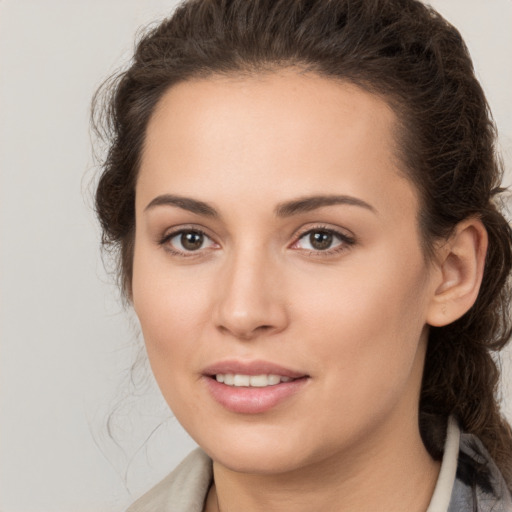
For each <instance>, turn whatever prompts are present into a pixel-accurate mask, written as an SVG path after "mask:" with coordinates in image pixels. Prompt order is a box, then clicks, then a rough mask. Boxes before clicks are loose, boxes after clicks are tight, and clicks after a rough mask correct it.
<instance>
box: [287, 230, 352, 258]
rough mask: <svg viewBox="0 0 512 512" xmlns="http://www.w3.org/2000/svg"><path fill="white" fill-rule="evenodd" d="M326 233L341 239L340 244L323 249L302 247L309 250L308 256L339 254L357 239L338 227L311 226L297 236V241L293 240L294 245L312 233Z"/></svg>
mask: <svg viewBox="0 0 512 512" xmlns="http://www.w3.org/2000/svg"><path fill="white" fill-rule="evenodd" d="M318 232H321V233H326V234H328V235H332V236H333V237H335V238H337V239H338V240H339V242H340V243H339V244H338V245H336V246H335V247H333V248H329V249H325V250H321V249H316V250H315V249H310V250H308V249H302V250H303V251H307V254H308V256H313V257H320V258H322V257H332V256H335V255H337V254H341V253H342V252H345V251H348V250H349V249H350V248H351V247H352V246H353V245H354V244H355V243H356V239H355V238H354V237H353V236H349V235H347V234H346V233H342V232H341V231H339V230H337V229H333V228H331V227H328V226H322V225H319V226H314V227H312V228H309V229H307V230H305V231H303V232H301V233H299V235H298V236H297V237H296V239H295V241H294V242H293V244H292V246H291V247H293V246H294V245H296V244H298V243H299V241H300V240H302V239H304V238H305V237H307V236H308V235H311V234H313V233H318Z"/></svg>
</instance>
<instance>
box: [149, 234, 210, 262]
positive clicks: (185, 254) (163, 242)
mask: <svg viewBox="0 0 512 512" xmlns="http://www.w3.org/2000/svg"><path fill="white" fill-rule="evenodd" d="M185 233H194V234H198V235H201V236H203V237H204V238H205V239H208V240H210V241H212V242H213V243H215V242H214V241H213V239H212V237H211V236H209V235H208V234H207V233H206V232H205V231H203V230H202V229H200V228H196V227H190V228H180V229H177V230H176V231H171V232H170V233H167V234H165V235H164V236H163V237H162V238H161V239H160V240H159V242H158V244H159V245H161V246H162V247H164V249H165V250H166V251H168V252H170V253H171V254H172V255H173V256H181V257H183V258H191V257H197V256H199V255H200V254H201V250H197V251H181V250H179V249H176V248H174V247H173V246H172V245H171V244H170V241H171V240H172V239H173V238H175V237H177V236H179V235H183V234H185Z"/></svg>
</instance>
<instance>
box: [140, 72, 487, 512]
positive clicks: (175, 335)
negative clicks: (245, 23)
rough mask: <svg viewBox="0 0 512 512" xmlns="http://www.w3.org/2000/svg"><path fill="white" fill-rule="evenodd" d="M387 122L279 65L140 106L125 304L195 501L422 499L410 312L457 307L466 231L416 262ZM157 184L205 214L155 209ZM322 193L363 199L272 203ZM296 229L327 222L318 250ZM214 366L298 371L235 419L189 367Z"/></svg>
mask: <svg viewBox="0 0 512 512" xmlns="http://www.w3.org/2000/svg"><path fill="white" fill-rule="evenodd" d="M394 126H395V115H394V113H393V112H392V110H391V109H390V108H389V107H388V105H387V104H386V103H385V102H384V101H383V100H382V99H380V98H378V97H375V96H373V95H370V94H368V93H366V92H364V91H362V90H360V89H358V88H356V87H355V86H352V85H348V84H343V83H339V82H334V81H331V80H328V79H325V78H321V77H318V76H315V75H306V74H299V73H297V72H295V71H294V70H284V71H281V72H279V73H272V74H267V75H260V76H255V77H232V78H221V77H214V78H211V79H208V80H202V81H193V82H185V83H182V84H179V85H177V86H174V87H173V88H171V89H170V90H169V91H168V92H167V93H166V94H165V95H164V97H163V98H162V100H161V101H160V103H159V104H158V105H157V109H156V111H155V113H154V115H153V117H152V119H151V121H150V124H149V126H148V130H147V136H146V144H145V149H144V154H143V158H142V162H141V168H140V174H139V179H138V182H137V188H136V238H135V252H134V271H133V291H132V293H133V295H132V299H133V304H134V308H135V310H136V313H137V315H138V317H139V320H140V323H141V327H142V331H143V334H144V338H145V341H146V346H147V352H148V356H149V359H150V363H151V366H152V370H153V372H154V374H155V377H156V380H157V382H158V384H159V386H160V388H161V390H162V393H163V395H164V397H165V399H166V400H167V402H168V404H169V406H170V407H171V409H172V410H173V412H174V414H175V415H176V417H177V418H178V420H179V421H180V422H181V423H182V425H183V426H184V428H185V429H186V430H187V431H188V432H189V433H190V434H191V435H192V437H193V438H194V439H195V440H196V441H197V442H198V444H199V445H200V446H201V447H202V448H203V449H204V450H205V451H206V452H207V453H208V454H209V455H210V456H211V457H212V458H213V460H214V478H215V485H214V486H213V487H212V489H211V492H210V495H209V497H208V500H207V504H206V508H205V510H209V511H210V510H217V507H218V504H220V509H221V510H222V511H223V512H226V511H234V510H244V511H252V510H265V511H274V510H275V511H278V510H295V511H302V510H304V511H310V510H323V511H331V510H332V511H334V510H336V511H342V510H350V511H352V512H354V511H370V510H381V511H386V510H393V511H399V510H402V508H400V507H403V510H407V511H409V512H414V511H416V510H417V511H421V510H425V509H426V507H427V506H428V503H429V500H430V496H431V494H432V491H433V488H434V485H435V481H436V478H437V473H438V470H439V464H438V463H436V462H434V461H433V460H432V459H431V458H430V456H429V455H428V453H427V452H426V450H425V448H424V446H423V444H422V442H421V438H420V435H419V430H418V422H417V414H418V413H417V410H418V401H419V390H420V385H421V375H422V368H423V363H424V356H425V349H426V341H427V336H428V324H434V325H444V324H446V323H449V322H451V321H453V320H455V318H457V317H459V316H461V314H463V313H464V312H465V311H466V310H467V309H468V308H469V307H470V306H471V304H472V301H474V298H475V297H476V293H478V286H479V283H480V279H481V270H482V266H483V258H484V257H485V243H486V238H485V231H484V229H483V228H482V227H481V224H480V223H479V222H478V221H476V220H471V221H468V222H467V223H465V224H464V225H461V226H460V229H458V230H457V232H456V233H455V234H454V237H453V238H452V239H451V240H450V241H448V242H446V243H444V244H442V245H440V248H439V251H438V258H437V259H436V261H434V262H431V263H427V262H426V261H425V258H424V255H423V253H422V249H421V243H420V233H419V230H418V224H417V214H418V209H419V203H418V197H417V194H416V191H415V189H414V187H413V185H412V184H411V183H410V182H409V181H408V180H407V179H406V178H405V177H404V173H403V172H402V171H401V170H400V169H399V164H398V159H397V158H396V156H395V154H396V150H395V144H394V138H393V133H394ZM165 194H172V195H173V196H179V197H185V198H191V199H193V200H195V201H202V202H205V203H207V204H208V205H209V207H211V209H212V210H214V211H215V215H211V213H212V212H208V211H206V210H204V209H203V211H196V212H191V211H189V210H188V209H187V208H188V205H187V204H185V203H183V202H182V203H181V206H180V205H176V204H174V205H172V204H158V203H165V200H162V199H156V200H155V198H159V197H160V198H161V197H162V196H163V195H165ZM334 194H335V195H337V196H344V197H346V196H349V197H350V198H355V199H356V201H354V200H353V199H351V201H349V203H350V202H351V203H357V202H358V201H364V202H365V203H366V205H367V206H364V205H361V204H347V203H344V204H331V205H324V206H319V207H316V208H313V209H310V210H309V211H301V212H290V211H288V212H283V208H282V205H283V203H287V202H290V201H296V200H299V199H303V198H305V197H310V196H332V195H334ZM150 203H153V204H152V205H151V206H149V207H148V205H150ZM184 205H185V207H183V206H184ZM280 206H281V210H280V211H279V207H280ZM283 213H286V215H283ZM194 229H195V230H200V231H202V232H204V233H205V236H204V238H203V243H202V245H201V246H200V247H199V248H198V249H197V250H196V249H194V250H189V251H186V250H185V248H184V247H183V245H181V241H182V238H181V236H180V235H179V232H180V230H189V231H190V230H194ZM311 230H317V231H316V233H318V232H319V231H320V232H322V231H323V232H325V231H326V230H331V231H330V232H331V233H332V232H337V233H339V235H333V239H332V244H331V246H330V247H329V248H328V249H327V250H323V249H322V250H318V249H315V248H313V247H312V245H311V240H310V238H309V235H307V234H305V233H309V232H310V231H311ZM171 235H172V236H171ZM225 360H236V361H241V362H250V361H254V360H259V361H268V362H272V363H275V364H278V365H280V366H283V367H285V368H288V369H290V370H293V371H296V372H299V373H300V374H304V375H307V379H306V382H305V384H304V385H303V386H302V387H301V388H300V390H299V391H297V393H295V394H294V395H293V396H290V397H288V398H287V399H285V400H284V401H282V402H280V403H279V404H278V405H277V406H275V407H273V408H271V409H270V410H268V411H265V412H263V413H259V414H242V413H237V412H233V411H231V410H227V409H226V408H224V407H223V406H222V405H220V404H219V403H218V402H217V401H216V400H214V399H213V397H212V395H211V394H210V392H209V390H208V386H207V385H206V379H207V378H208V377H205V376H204V375H203V372H204V369H205V368H206V367H207V366H209V365H212V364H214V363H218V362H219V361H225ZM404 482H407V485H404Z"/></svg>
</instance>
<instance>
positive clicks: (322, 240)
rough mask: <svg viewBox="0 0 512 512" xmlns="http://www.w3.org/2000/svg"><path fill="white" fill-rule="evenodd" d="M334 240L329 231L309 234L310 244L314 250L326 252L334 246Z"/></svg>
mask: <svg viewBox="0 0 512 512" xmlns="http://www.w3.org/2000/svg"><path fill="white" fill-rule="evenodd" d="M333 238H334V237H333V235H332V233H329V232H328V231H313V232H311V233H310V234H309V243H310V245H311V247H312V248H313V249H316V250H317V251H325V250H326V249H330V247H331V246H332V242H333Z"/></svg>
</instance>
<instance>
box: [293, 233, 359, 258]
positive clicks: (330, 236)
mask: <svg viewBox="0 0 512 512" xmlns="http://www.w3.org/2000/svg"><path fill="white" fill-rule="evenodd" d="M354 242H355V240H354V239H353V238H352V237H350V236H348V235H346V234H344V233H341V232H339V231H336V230H334V229H327V228H316V229H310V230H309V231H306V232H305V233H303V234H302V235H301V236H300V238H299V239H298V240H297V241H296V242H295V243H294V244H293V246H292V248H293V249H302V250H306V251H308V252H309V253H315V252H316V253H319V254H320V253H325V254H326V255H328V254H333V253H335V252H336V253H337V252H340V251H342V250H344V249H348V248H349V247H350V246H352V245H354Z"/></svg>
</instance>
